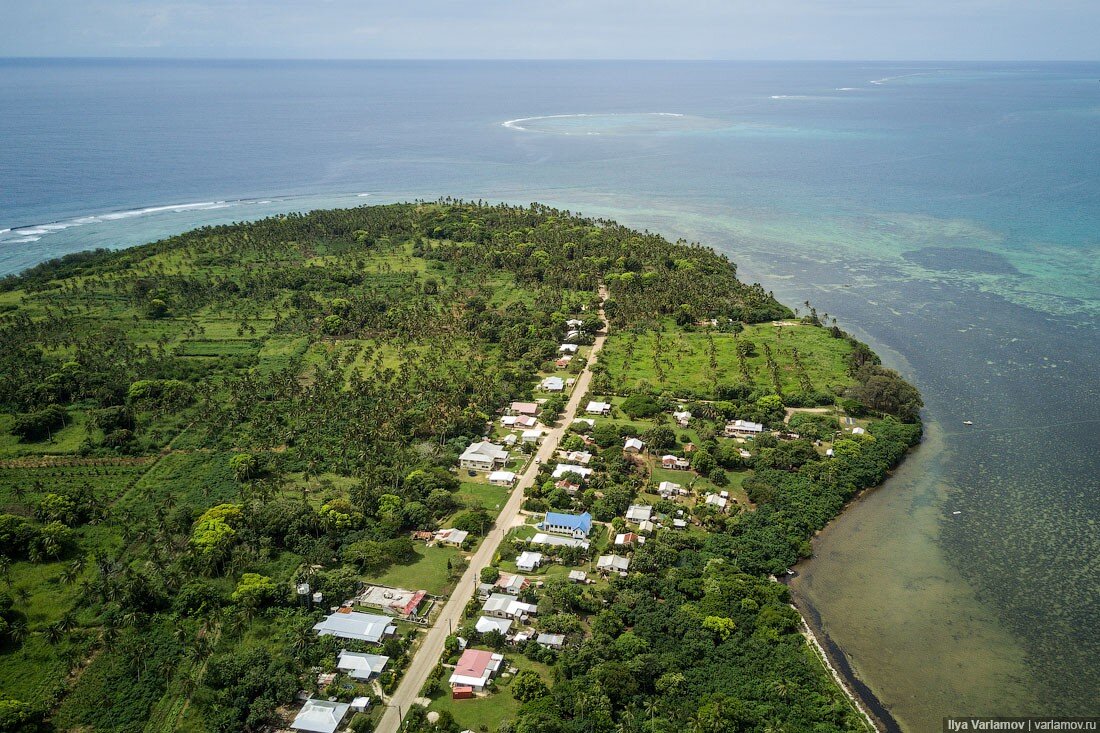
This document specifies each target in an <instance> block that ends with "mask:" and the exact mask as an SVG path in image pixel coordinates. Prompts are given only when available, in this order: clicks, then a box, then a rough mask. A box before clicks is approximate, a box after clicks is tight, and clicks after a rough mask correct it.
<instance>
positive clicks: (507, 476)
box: [489, 471, 516, 486]
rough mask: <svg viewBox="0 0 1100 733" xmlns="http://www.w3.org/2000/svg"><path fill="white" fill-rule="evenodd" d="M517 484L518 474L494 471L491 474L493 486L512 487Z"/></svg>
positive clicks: (490, 480)
mask: <svg viewBox="0 0 1100 733" xmlns="http://www.w3.org/2000/svg"><path fill="white" fill-rule="evenodd" d="M515 482H516V474H514V473H512V472H511V471H493V472H492V473H490V474H489V483H491V484H492V485H493V486H511V485H512V484H514V483H515Z"/></svg>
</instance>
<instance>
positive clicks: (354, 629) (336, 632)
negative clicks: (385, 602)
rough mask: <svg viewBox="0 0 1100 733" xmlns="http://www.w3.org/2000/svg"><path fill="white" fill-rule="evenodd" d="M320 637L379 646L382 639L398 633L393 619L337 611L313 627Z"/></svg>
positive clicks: (370, 614) (355, 612)
mask: <svg viewBox="0 0 1100 733" xmlns="http://www.w3.org/2000/svg"><path fill="white" fill-rule="evenodd" d="M313 630H314V631H316V632H317V634H318V635H319V636H336V637H339V638H341V639H358V640H359V641H366V642H370V643H372V644H378V643H380V642H381V641H382V639H383V638H384V637H386V636H389V635H391V634H395V633H397V627H396V626H394V625H393V619H392V618H390V617H389V616H378V615H375V614H372V613H359V612H358V611H347V612H344V611H337V612H336V613H333V614H330V615H329V616H327V617H326V618H325V620H323V621H320V622H318V623H316V624H314V626H313Z"/></svg>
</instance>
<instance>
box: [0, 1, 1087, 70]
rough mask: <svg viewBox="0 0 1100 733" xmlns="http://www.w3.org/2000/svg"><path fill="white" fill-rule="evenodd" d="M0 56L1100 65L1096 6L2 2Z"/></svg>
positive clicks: (1037, 3) (1047, 3)
mask: <svg viewBox="0 0 1100 733" xmlns="http://www.w3.org/2000/svg"><path fill="white" fill-rule="evenodd" d="M0 25H2V26H3V28H4V32H3V33H2V34H0V56H9V57H10V56H109V57H171V58H311V59H328V58H331V59H371V58H417V59H440V58H444V59H760V60H777V59H816V60H825V59H838V60H839V59H859V60H867V59H881V60H895V59H905V60H916V59H931V60H964V59H972V60H1097V59H1100V0H662V1H658V0H388V1H386V2H379V1H378V0H297V1H295V2H292V1H290V0H159V1H158V0H0Z"/></svg>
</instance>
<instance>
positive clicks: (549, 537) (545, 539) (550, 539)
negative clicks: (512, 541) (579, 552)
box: [529, 532, 589, 550]
mask: <svg viewBox="0 0 1100 733" xmlns="http://www.w3.org/2000/svg"><path fill="white" fill-rule="evenodd" d="M529 542H530V543H531V544H532V545H547V546H549V547H581V548H584V549H585V550H587V549H588V544H589V543H588V540H578V539H573V538H572V537H560V536H558V535H554V534H546V533H545V532H538V533H537V534H535V536H534V537H532V538H531V539H530V540H529Z"/></svg>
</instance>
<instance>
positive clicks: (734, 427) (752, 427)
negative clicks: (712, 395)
mask: <svg viewBox="0 0 1100 733" xmlns="http://www.w3.org/2000/svg"><path fill="white" fill-rule="evenodd" d="M762 432H764V426H763V425H761V424H760V423H758V422H749V421H748V420H734V421H733V422H728V423H726V429H725V434H726V435H737V436H751V435H759V434H760V433H762Z"/></svg>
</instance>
